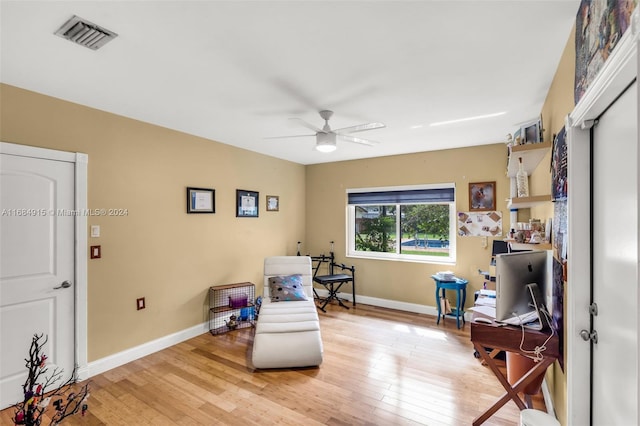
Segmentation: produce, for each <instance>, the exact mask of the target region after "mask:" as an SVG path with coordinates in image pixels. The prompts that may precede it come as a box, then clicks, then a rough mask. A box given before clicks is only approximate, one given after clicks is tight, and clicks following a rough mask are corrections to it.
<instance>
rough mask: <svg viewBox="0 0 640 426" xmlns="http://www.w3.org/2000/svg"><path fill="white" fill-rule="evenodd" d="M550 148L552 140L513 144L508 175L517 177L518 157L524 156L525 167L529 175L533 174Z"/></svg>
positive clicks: (508, 163)
mask: <svg viewBox="0 0 640 426" xmlns="http://www.w3.org/2000/svg"><path fill="white" fill-rule="evenodd" d="M550 150H551V142H541V143H532V144H526V145H515V146H512V147H511V150H510V152H509V160H508V162H507V176H508V177H511V178H513V177H516V173H518V158H522V164H523V165H524V169H525V171H526V172H527V175H529V176H531V173H533V171H534V170H535V169H536V167H538V164H540V162H541V161H542V159H543V158H544V156H545V155H546V154H547V152H549V151H550Z"/></svg>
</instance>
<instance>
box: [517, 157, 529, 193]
mask: <svg viewBox="0 0 640 426" xmlns="http://www.w3.org/2000/svg"><path fill="white" fill-rule="evenodd" d="M516 187H517V190H518V198H523V197H528V196H529V176H527V172H526V171H525V170H524V166H523V165H522V157H519V158H518V173H516Z"/></svg>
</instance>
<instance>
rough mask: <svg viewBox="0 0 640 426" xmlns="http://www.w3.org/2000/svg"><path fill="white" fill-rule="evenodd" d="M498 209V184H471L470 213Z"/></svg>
mask: <svg viewBox="0 0 640 426" xmlns="http://www.w3.org/2000/svg"><path fill="white" fill-rule="evenodd" d="M495 209H496V183H495V182H476V183H470V184H469V211H472V212H474V211H475V212H485V211H486V212H488V211H492V210H495Z"/></svg>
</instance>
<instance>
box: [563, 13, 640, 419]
mask: <svg viewBox="0 0 640 426" xmlns="http://www.w3.org/2000/svg"><path fill="white" fill-rule="evenodd" d="M639 51H640V8H636V10H635V11H634V13H633V15H632V17H631V25H630V27H629V28H628V29H627V31H626V32H625V33H624V35H623V36H622V38H621V39H620V42H619V43H618V46H616V48H615V49H614V51H613V52H612V54H611V56H610V57H609V59H608V60H607V62H605V64H604V66H603V67H602V69H601V70H600V72H599V73H598V75H597V76H596V78H595V79H594V80H593V82H592V83H591V84H590V86H589V88H588V89H587V91H586V92H585V94H584V95H583V96H582V98H581V99H580V101H579V102H578V103H577V104H576V106H575V108H574V110H573V111H572V112H571V114H570V115H569V117H568V118H567V121H566V130H567V149H568V165H567V174H568V176H567V177H568V179H567V180H568V182H569V197H568V214H569V220H568V233H569V235H568V247H569V254H568V259H567V288H568V290H567V300H566V307H567V313H566V315H567V317H566V324H567V328H566V332H565V336H566V341H567V353H566V362H565V366H566V378H567V424H570V425H574V424H575V425H578V424H580V425H588V424H590V422H591V403H590V392H591V390H590V387H591V353H590V344H589V343H588V342H584V341H583V340H582V339H581V338H580V330H583V329H584V330H589V329H590V322H591V318H590V316H589V311H588V308H589V303H590V302H591V290H590V287H591V275H590V269H589V268H585V265H590V264H591V251H590V244H591V242H590V240H591V235H590V230H591V228H590V223H591V217H590V215H586V214H584V213H585V212H588V211H590V198H591V196H590V192H591V182H590V179H591V163H590V142H591V140H590V128H591V126H592V125H593V120H594V119H596V118H597V117H599V116H600V115H601V114H602V113H603V112H604V111H605V110H606V108H607V107H608V106H609V105H610V104H611V103H612V102H613V101H614V100H615V99H616V98H617V97H618V96H619V95H620V94H621V93H622V92H623V91H624V89H625V88H627V86H628V85H629V84H630V83H631V82H632V81H633V79H634V78H637V75H638V69H639V68H640V53H639ZM637 119H640V113H639V117H637ZM638 144H640V140H638ZM621 155H624V153H621ZM638 294H639V295H640V292H639V293H638ZM639 299H640V296H639ZM638 306H640V300H638ZM639 337H640V336H639ZM639 341H640V340H639ZM639 365H640V364H639ZM637 386H638V387H639V390H640V382H639V383H638V384H637ZM639 395H640V394H639Z"/></svg>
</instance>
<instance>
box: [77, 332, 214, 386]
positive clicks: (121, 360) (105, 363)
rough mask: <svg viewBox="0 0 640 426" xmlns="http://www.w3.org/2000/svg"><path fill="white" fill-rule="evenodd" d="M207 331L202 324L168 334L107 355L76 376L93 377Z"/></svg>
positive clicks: (82, 377) (81, 377)
mask: <svg viewBox="0 0 640 426" xmlns="http://www.w3.org/2000/svg"><path fill="white" fill-rule="evenodd" d="M208 331H209V323H208V322H203V323H202V324H198V325H196V326H193V327H190V328H187V329H186V330H182V331H178V332H176V333H173V334H169V335H167V336H164V337H160V338H159V339H156V340H152V341H150V342H147V343H143V344H142V345H139V346H136V347H133V348H130V349H127V350H124V351H122V352H118V353H116V354H113V355H109V356H107V357H105V358H101V359H99V360H96V361H92V362H90V363H89V364H88V365H87V368H86V370H84V369H83V371H78V376H79V378H80V379H81V380H83V379H86V378H89V377H92V376H95V375H97V374H100V373H104V372H105V371H108V370H111V369H112V368H116V367H119V366H121V365H124V364H126V363H128V362H131V361H135V360H136V359H138V358H142V357H144V356H147V355H151V354H152V353H154V352H158V351H160V350H162V349H166V348H168V347H170V346H173V345H176V344H178V343H180V342H184V341H185V340H189V339H191V338H193V337H196V336H199V335H201V334H203V333H206V332H208Z"/></svg>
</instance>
